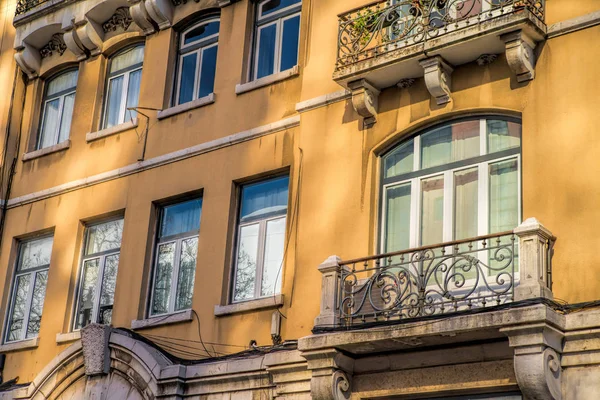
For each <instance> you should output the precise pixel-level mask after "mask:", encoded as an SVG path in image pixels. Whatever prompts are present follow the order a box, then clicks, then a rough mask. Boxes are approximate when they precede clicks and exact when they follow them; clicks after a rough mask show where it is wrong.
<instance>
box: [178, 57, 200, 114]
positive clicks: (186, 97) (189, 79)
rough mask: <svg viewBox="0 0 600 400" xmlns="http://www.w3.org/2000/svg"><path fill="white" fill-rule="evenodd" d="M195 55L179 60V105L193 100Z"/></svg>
mask: <svg viewBox="0 0 600 400" xmlns="http://www.w3.org/2000/svg"><path fill="white" fill-rule="evenodd" d="M196 57H197V54H196V53H193V54H189V55H187V56H185V57H182V58H181V78H180V80H179V99H178V101H179V104H183V103H187V102H188V101H192V100H194V80H195V79H196Z"/></svg>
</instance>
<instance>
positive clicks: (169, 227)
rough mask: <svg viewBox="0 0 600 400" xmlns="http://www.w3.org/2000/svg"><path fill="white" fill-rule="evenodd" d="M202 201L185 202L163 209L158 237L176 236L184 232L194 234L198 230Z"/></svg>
mask: <svg viewBox="0 0 600 400" xmlns="http://www.w3.org/2000/svg"><path fill="white" fill-rule="evenodd" d="M201 212H202V199H195V200H190V201H186V202H184V203H179V204H175V205H172V206H168V207H165V208H164V209H163V212H162V221H161V227H160V235H159V237H161V238H162V237H165V236H171V235H177V234H179V233H185V232H192V231H194V232H196V231H198V229H200V214H201Z"/></svg>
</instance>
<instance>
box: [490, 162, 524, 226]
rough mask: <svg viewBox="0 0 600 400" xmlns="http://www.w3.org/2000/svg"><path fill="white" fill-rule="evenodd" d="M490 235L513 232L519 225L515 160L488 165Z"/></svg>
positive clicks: (516, 164)
mask: <svg viewBox="0 0 600 400" xmlns="http://www.w3.org/2000/svg"><path fill="white" fill-rule="evenodd" d="M489 168H490V233H497V232H504V231H509V230H513V229H514V228H515V227H516V226H517V225H518V224H519V209H518V207H519V197H518V196H519V195H518V193H519V191H518V189H519V188H518V175H517V174H518V163H517V160H514V159H513V160H508V161H501V162H497V163H495V164H490V167H489Z"/></svg>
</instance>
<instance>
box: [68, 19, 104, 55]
mask: <svg viewBox="0 0 600 400" xmlns="http://www.w3.org/2000/svg"><path fill="white" fill-rule="evenodd" d="M94 24H96V22H95V21H92V20H91V19H86V20H85V21H82V22H81V23H75V32H74V34H75V35H77V38H78V39H79V41H80V42H81V44H82V45H83V47H85V48H86V49H87V50H88V51H89V52H90V55H91V56H97V55H98V54H100V53H102V44H103V43H104V32H102V30H101V29H100V32H101V33H98V32H99V30H98V29H96V28H95V27H94ZM101 35H102V36H101Z"/></svg>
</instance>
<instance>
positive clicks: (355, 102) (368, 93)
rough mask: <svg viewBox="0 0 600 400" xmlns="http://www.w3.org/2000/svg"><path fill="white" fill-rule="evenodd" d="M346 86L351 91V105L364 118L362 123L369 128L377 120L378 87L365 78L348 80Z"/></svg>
mask: <svg viewBox="0 0 600 400" xmlns="http://www.w3.org/2000/svg"><path fill="white" fill-rule="evenodd" d="M348 88H349V89H350V90H351V91H352V106H353V107H354V109H355V110H356V112H357V113H358V114H359V115H360V116H361V117H363V118H364V125H365V126H366V127H367V128H370V127H371V126H373V125H374V124H375V122H377V109H378V103H379V101H378V100H379V93H380V92H379V89H377V88H375V86H373V85H371V84H370V83H369V82H368V81H367V80H366V79H360V80H358V81H354V82H350V83H349V84H348Z"/></svg>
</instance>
